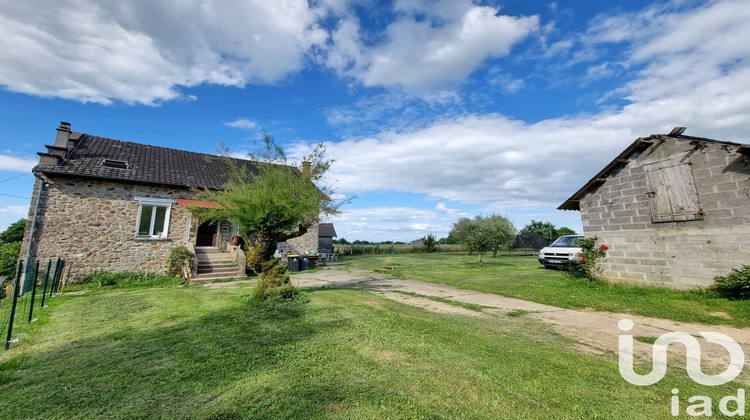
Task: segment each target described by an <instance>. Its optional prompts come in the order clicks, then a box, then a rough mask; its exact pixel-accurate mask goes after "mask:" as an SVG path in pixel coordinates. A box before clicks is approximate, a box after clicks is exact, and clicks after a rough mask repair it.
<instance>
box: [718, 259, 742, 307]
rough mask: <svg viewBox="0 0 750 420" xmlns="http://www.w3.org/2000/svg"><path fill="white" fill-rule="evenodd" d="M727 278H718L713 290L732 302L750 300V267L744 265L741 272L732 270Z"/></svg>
mask: <svg viewBox="0 0 750 420" xmlns="http://www.w3.org/2000/svg"><path fill="white" fill-rule="evenodd" d="M732 271H733V272H732V274H730V275H728V276H726V277H721V276H720V277H716V278H715V279H714V280H715V281H716V284H715V285H714V286H713V288H714V289H715V290H716V291H717V292H718V293H719V294H720V295H722V296H724V297H726V298H729V299H732V300H746V299H750V266H747V265H744V266H742V269H740V270H732Z"/></svg>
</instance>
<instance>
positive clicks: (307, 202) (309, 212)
mask: <svg viewBox="0 0 750 420" xmlns="http://www.w3.org/2000/svg"><path fill="white" fill-rule="evenodd" d="M221 151H222V152H223V154H224V155H226V154H228V150H227V149H226V148H225V147H223V145H222V149H221ZM324 154H325V148H324V146H323V144H319V145H318V146H317V147H316V148H315V149H314V151H313V152H312V154H311V155H309V156H307V157H306V158H305V163H304V164H303V168H295V167H292V166H289V165H288V161H287V157H286V155H285V153H284V150H283V149H282V148H281V147H280V146H278V145H277V144H276V143H275V141H274V139H273V137H272V136H271V135H269V134H268V133H264V136H263V142H262V145H261V147H260V148H259V149H258V150H257V151H256V152H255V153H250V158H251V159H252V160H254V161H255V162H253V166H252V168H248V166H246V165H243V164H242V163H240V162H238V161H236V160H233V159H229V158H223V159H225V160H226V163H227V167H228V172H227V174H226V175H227V178H228V181H227V183H226V184H225V185H224V187H223V189H222V190H219V191H212V190H201V191H196V196H197V198H199V199H201V200H207V201H214V202H216V203H218V205H219V206H218V207H215V208H202V207H189V208H190V211H191V212H192V214H193V215H194V216H196V217H197V218H199V219H200V220H228V221H230V222H232V223H233V224H235V226H237V233H238V235H239V236H241V237H242V239H244V240H245V243H246V244H248V251H247V266H248V267H249V268H250V269H251V270H253V271H255V272H256V273H258V274H259V281H258V286H257V287H256V298H259V299H260V300H266V299H268V298H271V297H274V296H278V295H282V296H283V297H291V296H293V295H294V288H293V287H292V286H291V284H290V283H289V275H288V273H286V270H285V269H284V267H282V266H281V265H280V263H279V261H278V260H277V259H275V258H274V257H273V255H274V253H275V252H276V247H277V245H278V243H279V242H283V241H286V240H287V239H291V238H295V237H298V236H301V235H304V234H305V233H306V232H307V230H308V229H309V228H310V227H311V226H312V225H313V224H315V223H317V222H318V218H319V217H320V215H321V214H328V215H330V214H335V213H337V211H338V207H339V206H340V205H341V204H343V203H338V204H334V203H332V202H331V201H330V200H329V199H328V195H327V194H330V191H329V190H327V189H326V188H318V187H317V186H316V185H315V184H314V182H315V181H320V180H321V178H322V177H323V175H324V174H325V172H326V171H327V170H328V169H329V168H330V165H331V163H332V162H331V161H330V160H325V159H324ZM220 159H222V158H220ZM307 165H309V166H307Z"/></svg>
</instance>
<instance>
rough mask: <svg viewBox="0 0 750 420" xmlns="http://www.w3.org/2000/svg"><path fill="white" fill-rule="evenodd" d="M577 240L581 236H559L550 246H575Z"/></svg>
mask: <svg viewBox="0 0 750 420" xmlns="http://www.w3.org/2000/svg"><path fill="white" fill-rule="evenodd" d="M579 239H581V236H561V237H559V238H557V240H555V242H552V245H550V246H576V242H578V240H579Z"/></svg>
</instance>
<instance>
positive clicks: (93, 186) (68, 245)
mask: <svg viewBox="0 0 750 420" xmlns="http://www.w3.org/2000/svg"><path fill="white" fill-rule="evenodd" d="M45 180H46V184H47V186H46V187H45V188H44V189H43V192H42V199H41V201H40V209H39V215H38V217H37V225H36V230H35V234H34V238H35V241H34V246H33V247H32V253H31V255H32V261H33V260H34V259H40V260H42V261H45V260H46V259H48V258H56V257H60V258H62V259H64V260H65V262H66V264H67V265H68V266H69V267H70V270H71V271H70V276H71V279H75V278H76V277H77V276H80V275H82V274H86V273H89V272H91V271H94V270H108V271H124V270H145V271H151V272H156V273H164V272H165V271H166V268H167V263H166V261H167V257H168V255H169V252H170V250H171V249H172V248H174V247H176V246H178V245H184V244H187V243H194V242H195V235H196V230H197V224H196V223H191V217H190V214H189V212H188V211H187V209H185V208H184V207H181V206H179V205H178V204H176V203H175V204H172V208H171V213H170V222H169V229H168V232H167V233H168V236H167V238H165V239H141V238H136V237H135V232H136V219H137V216H138V206H139V202H138V201H137V200H135V199H134V197H151V198H180V197H189V196H190V191H189V190H187V189H182V188H170V187H164V186H158V185H147V184H127V183H122V182H116V181H106V180H95V179H85V178H73V177H59V176H51V177H49V178H45ZM39 182H40V181H39V180H38V179H37V185H36V186H35V188H34V194H33V197H32V199H31V208H30V211H29V224H28V226H27V229H26V237H24V245H23V248H22V250H21V255H22V257H25V255H26V248H27V246H28V239H29V238H28V235H29V231H30V226H31V219H32V217H33V214H34V213H33V212H34V205H35V203H36V196H37V191H38V187H39Z"/></svg>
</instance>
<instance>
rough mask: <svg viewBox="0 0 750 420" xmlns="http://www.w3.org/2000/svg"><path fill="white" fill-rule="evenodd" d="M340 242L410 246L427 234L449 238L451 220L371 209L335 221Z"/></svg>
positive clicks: (428, 213) (346, 213)
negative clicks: (409, 244) (406, 244)
mask: <svg viewBox="0 0 750 420" xmlns="http://www.w3.org/2000/svg"><path fill="white" fill-rule="evenodd" d="M328 221H329V222H333V223H334V225H335V226H336V233H338V235H339V236H338V237H339V238H345V239H348V240H350V241H351V240H355V239H365V240H368V241H378V242H380V241H403V242H409V241H411V240H413V239H418V238H421V237H423V236H425V235H427V234H428V233H433V234H435V235H436V236H438V237H443V236H446V235H448V232H449V231H450V226H451V223H452V222H453V221H452V220H449V219H448V218H445V217H441V216H440V215H438V214H437V213H436V212H434V211H431V210H422V209H418V208H414V207H370V208H364V209H353V210H346V211H344V212H343V213H342V214H340V215H337V216H335V217H332V218H331V219H330V220H328Z"/></svg>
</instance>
